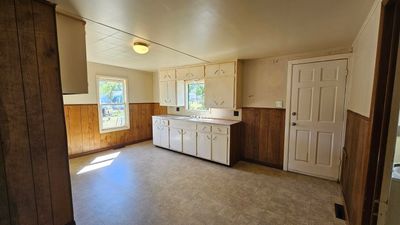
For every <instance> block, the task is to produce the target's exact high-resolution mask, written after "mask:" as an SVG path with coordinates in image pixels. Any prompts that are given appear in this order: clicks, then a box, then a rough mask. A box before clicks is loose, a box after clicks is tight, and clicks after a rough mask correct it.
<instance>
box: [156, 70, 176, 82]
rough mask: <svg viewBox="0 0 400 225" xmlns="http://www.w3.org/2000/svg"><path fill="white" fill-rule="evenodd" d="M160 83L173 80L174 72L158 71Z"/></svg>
mask: <svg viewBox="0 0 400 225" xmlns="http://www.w3.org/2000/svg"><path fill="white" fill-rule="evenodd" d="M159 79H160V81H167V80H174V79H175V70H174V69H171V70H160V72H159Z"/></svg>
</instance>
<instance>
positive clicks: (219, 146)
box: [211, 134, 228, 164]
mask: <svg viewBox="0 0 400 225" xmlns="http://www.w3.org/2000/svg"><path fill="white" fill-rule="evenodd" d="M211 160H213V161H215V162H219V163H223V164H227V163H228V135H224V134H213V135H212V145H211Z"/></svg>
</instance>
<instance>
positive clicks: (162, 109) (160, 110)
mask: <svg viewBox="0 0 400 225" xmlns="http://www.w3.org/2000/svg"><path fill="white" fill-rule="evenodd" d="M153 114H154V115H166V114H168V107H166V106H160V104H154V112H153Z"/></svg>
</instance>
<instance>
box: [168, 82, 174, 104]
mask: <svg viewBox="0 0 400 225" xmlns="http://www.w3.org/2000/svg"><path fill="white" fill-rule="evenodd" d="M167 82H168V85H167V93H168V94H167V96H168V97H167V104H168V105H169V106H176V81H174V80H171V81H167Z"/></svg>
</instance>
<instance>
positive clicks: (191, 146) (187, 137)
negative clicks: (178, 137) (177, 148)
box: [182, 130, 197, 156]
mask: <svg viewBox="0 0 400 225" xmlns="http://www.w3.org/2000/svg"><path fill="white" fill-rule="evenodd" d="M196 134H197V133H196V131H190V130H183V132H182V151H183V152H184V153H186V154H189V155H194V156H196V136H197V135H196Z"/></svg>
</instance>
